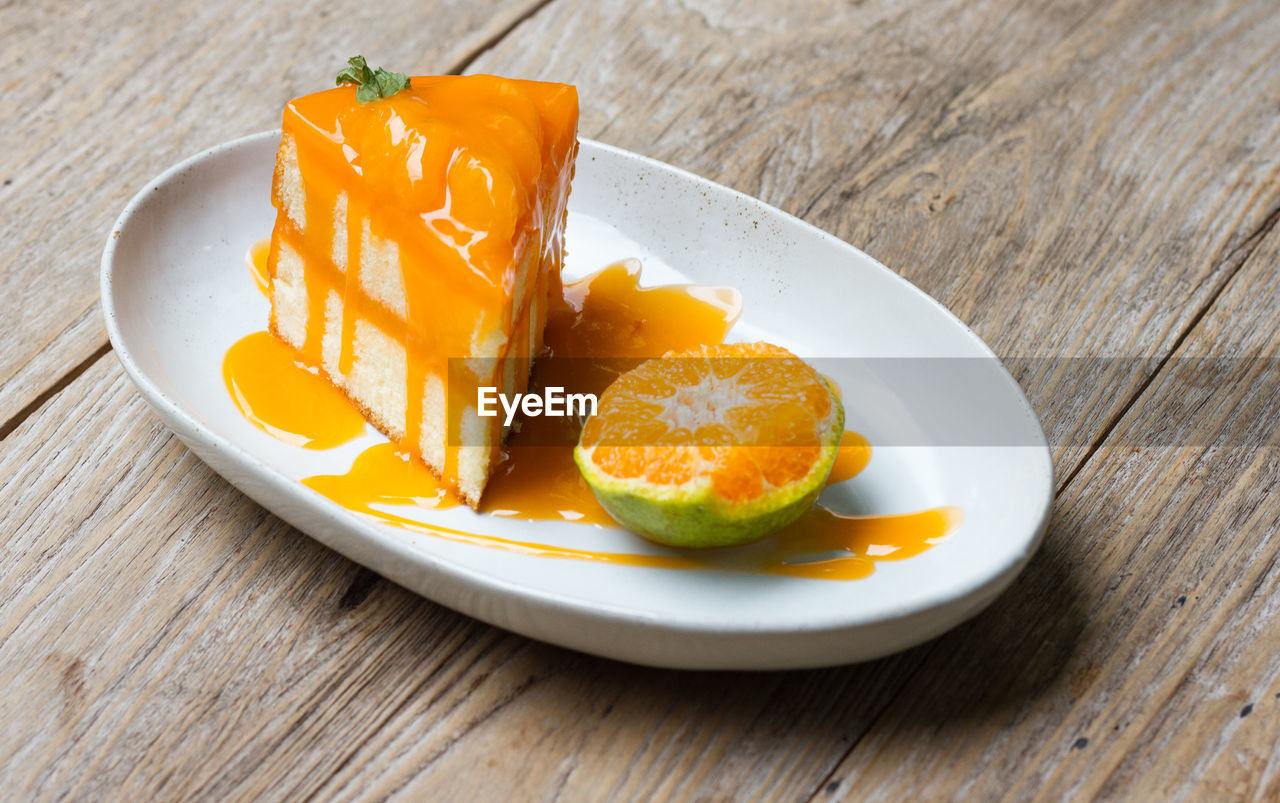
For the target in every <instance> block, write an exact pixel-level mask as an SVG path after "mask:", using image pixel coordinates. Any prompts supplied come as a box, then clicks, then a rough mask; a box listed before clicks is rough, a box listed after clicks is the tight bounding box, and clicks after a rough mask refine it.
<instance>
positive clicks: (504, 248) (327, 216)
mask: <svg viewBox="0 0 1280 803" xmlns="http://www.w3.org/2000/svg"><path fill="white" fill-rule="evenodd" d="M577 118H578V101H577V93H576V90H574V88H573V87H571V86H567V85H562V84H550V83H542V82H534V81H520V80H510V79H504V78H499V77H495V76H485V75H474V76H414V77H413V78H412V79H411V84H410V86H409V88H407V89H406V90H404V91H402V92H399V93H397V94H395V95H394V96H392V97H389V98H385V99H382V100H379V101H378V102H377V103H357V102H356V101H355V90H354V88H353V87H350V86H345V87H338V88H336V89H330V90H328V91H325V92H317V93H314V94H311V95H306V96H304V97H300V98H295V99H294V100H293V101H291V102H290V103H289V104H288V105H287V106H286V108H285V112H284V117H283V121H282V125H283V131H284V136H285V140H286V141H287V142H288V143H290V145H291V147H293V148H295V149H296V156H297V165H298V169H299V173H300V175H301V176H302V181H303V184H304V186H305V192H304V193H303V206H304V207H305V208H304V214H303V215H302V216H301V217H302V219H303V220H305V225H302V224H299V223H298V222H297V221H295V220H293V219H292V218H291V217H290V216H289V215H286V214H284V213H283V209H284V198H283V197H282V196H281V195H280V194H279V192H280V189H279V182H278V181H277V182H275V183H274V184H273V187H274V189H273V193H274V194H273V202H274V203H275V205H276V207H277V209H280V210H282V213H281V214H280V215H279V216H278V217H277V221H276V226H275V229H274V231H273V233H272V245H271V250H272V254H271V257H270V260H271V265H272V268H271V270H270V271H269V275H274V274H275V265H276V261H277V260H278V258H279V257H278V253H279V250H280V249H281V248H282V247H284V246H288V247H289V248H291V249H292V250H294V251H296V252H297V253H299V254H301V255H303V256H304V258H305V262H306V265H307V268H306V271H307V280H306V288H305V289H306V306H307V320H308V321H309V323H308V325H307V327H306V336H305V342H304V343H303V344H302V349H301V350H302V353H303V359H304V361H305V362H306V363H307V364H308V365H313V366H318V367H320V368H321V370H322V372H327V371H332V370H333V368H334V367H335V366H333V364H332V363H329V364H327V365H326V364H325V363H324V361H323V360H322V356H323V354H322V352H323V338H324V327H323V326H320V325H318V324H316V323H315V322H318V321H324V320H325V319H326V310H327V307H328V304H329V299H330V298H331V297H332V296H333V295H335V294H336V295H337V296H338V297H340V298H341V299H342V301H343V310H344V312H343V315H342V326H341V331H340V333H339V338H338V343H339V344H340V348H339V353H338V359H337V365H336V373H337V374H338V375H339V377H344V376H347V375H349V372H350V371H351V369H352V367H353V365H354V360H355V332H356V327H357V325H358V324H357V321H359V320H364V321H367V322H369V323H372V324H374V325H375V326H376V327H377V329H378V330H380V331H381V332H382V333H383V334H384V335H386V336H387V337H389V338H391V339H392V340H394V341H397V342H399V343H401V344H403V345H404V347H405V360H406V377H405V378H406V398H405V405H406V409H405V420H404V431H403V437H402V438H401V443H402V446H404V448H405V449H406V450H407V451H409V452H411V453H413V454H414V455H415V457H417V458H419V459H423V460H425V459H426V458H425V457H424V455H423V453H422V448H421V436H422V427H423V411H424V407H425V405H426V401H425V398H424V394H425V387H426V385H427V380H428V378H430V377H438V378H440V379H442V380H443V379H444V378H445V375H446V373H447V370H448V367H447V366H448V359H447V357H449V356H458V357H467V356H473V354H474V353H475V352H474V351H473V349H474V348H475V344H477V343H487V342H491V341H492V340H493V338H494V336H495V335H502V336H507V335H509V336H510V339H509V340H508V341H507V343H508V345H507V346H506V350H505V351H504V352H503V353H501V354H497V355H493V356H497V357H509V356H515V357H519V356H527V355H529V354H530V353H531V352H533V351H534V350H535V349H536V345H537V344H533V343H530V342H529V329H530V327H529V326H528V321H529V316H531V315H540V310H543V309H545V305H540V304H539V303H538V302H537V301H536V299H539V298H543V297H545V296H546V294H547V291H548V276H551V275H554V276H558V275H559V271H560V268H561V264H562V258H563V254H562V251H561V246H560V242H561V236H560V233H561V232H562V230H563V226H564V216H565V204H566V201H567V197H568V186H569V181H570V179H571V177H572V166H573V162H574V155H575V154H576V151H577V140H576V128H577ZM340 199H342V200H341V201H340ZM340 210H341V211H340ZM366 231H367V232H368V234H369V236H370V237H371V238H374V239H373V240H370V239H366V237H365V233H366ZM335 233H336V234H339V235H341V237H340V238H339V240H338V242H342V241H345V249H342V248H341V247H339V249H338V250H339V251H340V253H335V246H334V244H335V238H334V235H335ZM373 241H376V242H379V243H383V244H386V243H390V244H394V245H395V246H396V247H397V249H398V252H397V253H398V259H399V266H400V279H401V281H402V283H403V294H402V295H403V298H404V299H405V300H406V303H405V306H404V309H403V310H402V311H396V312H392V311H391V310H390V309H389V308H388V307H387V306H386V305H384V304H383V303H381V302H379V301H378V300H376V299H374V298H372V297H370V295H369V291H368V289H367V288H366V286H365V285H366V282H365V281H364V280H363V278H362V274H365V273H366V272H369V271H372V270H374V269H375V266H376V265H377V264H379V262H380V261H385V260H379V259H377V258H376V255H375V256H374V257H370V256H369V255H366V254H365V253H364V250H365V248H366V246H367V245H368V244H369V243H370V242H373ZM369 276H370V277H372V276H373V274H372V273H369ZM371 281H372V282H373V283H374V284H376V278H374V279H371ZM538 328H539V329H541V327H540V326H539V327H538ZM479 362H480V363H483V364H484V365H486V366H490V367H492V366H495V365H497V364H498V361H497V360H487V361H479ZM330 379H335V377H330ZM450 379H451V381H450V382H446V383H445V384H446V385H448V386H450V387H454V386H455V385H459V386H460V385H461V384H462V380H463V379H467V380H472V381H474V383H475V384H478V385H493V384H496V382H495V381H494V377H493V376H479V375H477V376H474V377H470V376H467V377H461V376H457V377H451V378H450ZM452 380H456V381H452ZM335 381H337V382H338V384H342V380H341V379H340V378H339V379H335ZM473 395H474V394H473ZM447 406H448V408H449V409H450V410H452V411H455V413H454V415H452V417H451V418H450V420H449V421H447V422H445V426H446V427H447V428H448V431H449V435H450V437H448V438H447V439H446V440H447V441H448V442H449V443H457V441H458V440H459V438H458V437H457V435H458V431H459V430H460V427H461V423H462V420H461V411H462V409H463V408H464V406H465V405H459V404H450V405H447ZM384 426H389V424H387V423H386V422H384ZM495 440H496V438H495ZM443 461H444V462H443V465H439V466H436V468H438V469H440V471H441V473H442V474H443V475H444V476H445V477H446V478H449V479H451V480H454V481H456V480H457V471H456V468H457V447H456V446H446V447H445V449H444V456H443Z"/></svg>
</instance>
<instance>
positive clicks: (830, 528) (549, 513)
mask: <svg viewBox="0 0 1280 803" xmlns="http://www.w3.org/2000/svg"><path fill="white" fill-rule="evenodd" d="M639 278H640V271H639V264H638V263H637V262H635V261H634V260H627V261H624V262H622V263H618V264H615V265H611V266H609V267H608V268H605V269H604V270H602V271H599V272H598V273H595V274H592V275H591V276H588V277H586V278H585V279H582V280H579V281H577V282H573V283H571V284H567V285H565V286H564V303H563V304H561V305H558V306H557V307H555V308H553V309H552V310H551V311H550V313H549V316H548V325H547V331H546V342H547V345H548V347H549V349H550V351H551V353H552V354H554V355H555V356H557V357H598V356H601V355H613V356H617V355H621V356H624V357H630V358H640V357H647V356H653V355H659V354H662V353H664V352H666V351H668V350H671V349H680V348H685V347H687V346H688V345H692V344H694V343H698V342H719V341H720V340H722V339H723V338H724V337H725V335H726V334H727V333H728V331H729V328H730V327H731V326H732V325H733V322H734V320H736V318H737V315H738V313H739V310H740V308H741V302H740V299H739V298H738V296H737V294H736V293H735V292H734V291H732V290H729V289H728V288H709V287H697V286H666V287H654V288H642V287H640V284H639ZM280 354H285V355H287V357H288V359H284V360H282V359H280ZM233 355H234V358H233ZM255 360H257V361H259V362H260V363H261V364H255ZM299 360H300V355H298V354H297V353H296V352H293V351H292V350H291V349H289V347H288V346H285V345H283V344H282V343H280V342H279V341H278V340H276V339H275V338H272V337H270V336H269V335H267V334H266V333H256V334H254V335H250V336H248V337H247V338H245V339H244V340H242V341H241V342H240V343H238V344H237V345H236V346H234V347H233V348H232V350H231V352H229V353H228V358H227V361H226V363H225V364H224V372H225V373H226V375H227V377H228V388H229V389H231V390H232V397H233V398H235V399H237V403H238V404H239V405H240V408H241V410H242V411H250V412H246V415H251V416H255V417H256V418H251V420H256V421H259V422H262V423H260V424H259V425H260V426H262V427H263V429H265V430H266V431H267V432H271V433H272V434H277V433H281V432H284V433H289V432H292V431H294V430H296V429H299V428H300V427H299V426H298V425H297V424H295V423H291V422H292V421H293V417H294V416H296V415H297V414H298V413H297V411H296V410H295V409H293V408H292V407H288V406H277V405H276V404H275V402H276V401H279V400H278V399H273V398H271V397H273V396H274V395H275V394H277V391H276V390H273V389H272V388H271V387H270V386H268V385H255V384H253V382H252V381H250V382H248V383H246V382H245V381H243V380H242V379H241V374H242V373H244V374H249V375H253V374H257V375H260V376H273V377H278V376H282V375H286V374H289V375H294V374H292V373H291V372H298V373H300V374H301V375H302V376H305V377H307V378H309V379H311V380H314V381H315V382H317V383H319V384H320V385H321V386H322V387H321V388H320V389H319V390H314V391H307V392H308V393H311V392H316V393H317V394H325V393H327V394H334V395H336V400H337V401H338V402H340V403H341V404H342V405H345V406H346V407H347V409H348V410H349V411H350V412H351V413H352V414H353V415H355V416H356V417H357V418H358V417H359V414H358V413H356V412H355V411H354V408H351V407H350V404H349V402H347V401H346V399H345V397H343V396H342V395H341V394H340V393H339V392H338V391H337V390H335V389H334V388H332V387H331V386H329V385H328V384H327V383H325V382H324V380H322V379H320V378H319V377H317V376H315V375H314V374H312V373H310V372H309V371H308V370H306V369H305V368H303V367H302V365H303V363H301V362H300V361H299ZM633 361H634V360H633ZM286 363H287V366H288V367H286V366H285V364H286ZM621 367H625V361H624V363H623V366H615V365H612V364H610V363H608V362H607V361H599V360H591V361H587V360H582V361H577V362H574V361H568V360H540V361H538V362H537V363H536V364H535V367H534V373H535V380H534V381H535V383H540V384H542V385H544V386H545V385H546V384H563V385H565V386H566V387H567V388H571V389H576V390H579V391H580V390H583V389H590V390H592V391H593V392H599V391H600V390H603V388H604V387H606V386H607V385H608V384H609V382H611V381H612V379H613V377H614V376H615V375H616V371H617V370H621ZM584 369H585V370H584ZM575 370H576V371H578V373H573V372H574V371H575ZM294 376H295V378H297V377H296V375H294ZM286 381H289V380H286ZM303 381H305V380H303ZM246 389H247V390H246ZM301 392H302V391H300V390H288V391H287V392H286V393H284V394H280V395H284V396H293V397H297V396H298V394H300V393H301ZM264 397H265V398H264ZM326 420H327V421H330V422H333V423H334V426H335V432H334V434H333V436H332V437H330V438H329V439H328V440H329V442H340V441H338V440H337V439H338V438H340V437H343V436H344V434H345V433H347V432H348V431H347V430H345V429H342V426H343V425H341V424H340V423H339V422H338V421H339V420H338V419H337V418H333V419H326ZM361 420H362V419H361ZM319 426H320V428H321V429H323V427H324V424H323V422H322V423H321V424H320V425H319ZM576 426H577V425H576V422H573V421H572V420H571V419H568V418H553V417H547V416H542V417H536V418H531V419H525V420H524V421H523V422H522V427H521V429H520V431H519V432H517V433H515V434H513V436H512V438H511V440H510V442H509V444H508V446H507V448H506V451H505V457H504V459H503V461H502V462H501V463H500V464H499V465H498V466H497V468H496V469H495V471H494V473H493V475H492V476H491V477H490V479H489V484H488V486H487V487H486V490H485V494H484V497H483V500H482V504H481V513H483V514H488V515H493V516H502V517H507V518H517V519H523V520H531V521H540V520H551V521H569V522H578V523H583V524H595V525H601V526H616V525H615V524H614V522H613V519H612V518H611V517H610V516H609V514H608V513H606V512H605V510H604V509H603V508H602V507H601V506H600V505H599V503H598V502H597V501H596V499H595V497H594V496H593V495H592V493H591V490H590V489H589V488H588V487H587V485H586V483H585V482H584V481H583V480H582V478H581V475H580V474H579V473H578V469H577V466H576V465H575V464H574V462H573V456H572V448H571V447H570V446H565V445H547V446H543V445H532V444H539V443H559V444H566V443H571V442H572V441H573V440H575V437H574V433H575V432H576ZM557 428H558V429H557ZM338 430H341V431H340V432H339V431H338ZM356 434H358V433H356ZM345 436H346V437H350V435H349V434H346V435H345ZM290 442H294V441H290ZM317 442H318V441H317ZM871 454H872V449H871V446H870V444H869V443H868V442H867V441H866V439H865V438H863V437H862V436H861V435H859V434H858V433H856V432H852V431H846V432H845V435H844V439H843V441H842V443H841V446H840V451H839V453H838V454H837V457H836V462H835V465H834V467H833V468H832V471H831V476H830V478H829V479H828V482H827V484H828V485H831V484H834V483H837V482H843V481H845V480H847V479H850V478H852V477H854V476H856V475H857V474H858V473H859V472H861V471H862V470H863V469H864V468H865V467H866V465H867V463H868V461H869V460H870V459H871ZM303 483H304V484H305V485H307V486H308V487H310V488H312V489H313V490H315V491H317V492H318V493H320V494H322V495H324V496H326V497H328V498H329V499H331V500H333V501H334V502H337V503H338V504H339V505H341V506H342V507H344V508H346V509H348V510H350V511H352V512H354V513H356V514H359V515H362V516H365V517H368V518H371V519H374V520H376V521H379V522H382V523H384V524H388V525H391V526H395V527H400V528H403V529H408V530H411V531H414V532H420V533H426V534H430V535H433V536H436V537H441V538H445V539H448V540H451V541H456V542H461V543H468V544H474V545H479V546H485V547H490V548H495V549H504V550H508V551H516V552H520V553H523V554H529V555H536V556H541V557H552V558H561V559H571V560H585V561H592V562H597V563H610V564H617V565H627V566H646V567H656V568H666V569H704V570H708V569H711V570H722V571H737V572H758V573H765V574H771V575H781V576H787V577H805V578H812V579H822V580H856V579H859V578H862V577H866V576H867V575H869V574H871V573H872V572H873V571H874V569H875V563H876V562H877V561H882V560H900V559H902V558H907V557H911V556H913V555H918V554H920V553H921V552H923V551H925V550H927V549H929V548H930V547H932V546H934V545H935V544H937V543H939V542H940V541H941V540H942V539H943V538H944V537H945V536H946V534H947V533H948V532H950V531H951V530H952V529H953V528H954V527H955V526H956V525H957V524H958V523H959V521H960V520H961V515H962V514H961V511H960V510H959V509H957V508H951V507H942V508H935V509H931V510H924V511H919V512H915V513H908V514H903V515H889V516H883V515H882V516H855V515H846V514H842V513H837V512H835V511H832V510H830V509H828V508H826V507H824V506H822V505H821V504H819V505H816V506H814V507H813V508H812V509H810V510H809V511H808V512H807V513H805V515H804V516H802V517H801V518H800V519H799V520H798V521H797V522H795V523H794V524H792V525H791V526H789V527H787V528H786V529H784V530H783V531H782V532H780V533H778V534H776V535H774V536H772V537H770V538H767V539H765V540H764V541H762V542H760V543H757V544H752V545H749V546H745V547H738V548H734V549H721V550H708V551H698V552H679V551H674V550H663V551H662V553H661V554H656V555H655V554H633V553H619V552H600V551H596V550H590V549H581V548H577V547H573V548H569V547H560V546H553V545H547V544H538V543H532V542H525V541H518V540H512V539H506V538H499V537H495V536H489V535H481V534H477V533H470V532H466V531H463V530H458V529H455V528H449V527H442V526H439V525H435V524H426V523H423V522H419V521H415V520H413V519H410V518H407V517H405V516H402V515H399V514H397V513H395V512H390V511H388V510H385V509H383V508H384V507H386V506H399V505H412V506H416V507H421V508H427V509H435V510H441V509H445V508H449V507H455V506H457V505H458V504H459V502H458V500H457V498H456V497H455V496H454V495H453V494H451V493H450V492H449V491H448V490H447V488H446V486H445V485H444V484H443V483H441V481H440V480H438V479H437V478H436V477H435V476H434V475H432V474H431V472H429V471H428V470H427V469H425V468H423V467H422V466H421V465H419V464H418V463H417V462H416V461H414V460H412V459H411V458H410V457H409V455H408V454H407V453H406V452H405V451H404V450H403V449H402V448H401V447H400V446H399V445H397V444H391V443H382V444H378V445H376V446H372V447H370V448H368V449H366V450H365V451H364V452H362V453H361V454H360V455H359V456H358V457H357V458H356V460H355V462H354V464H353V465H352V467H351V469H350V470H349V471H348V472H347V473H345V474H340V475H322V476H315V477H309V478H307V479H305V480H303ZM582 532H583V534H584V535H586V536H589V535H590V533H591V532H592V529H591V528H584V529H583V531H582Z"/></svg>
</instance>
